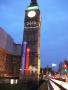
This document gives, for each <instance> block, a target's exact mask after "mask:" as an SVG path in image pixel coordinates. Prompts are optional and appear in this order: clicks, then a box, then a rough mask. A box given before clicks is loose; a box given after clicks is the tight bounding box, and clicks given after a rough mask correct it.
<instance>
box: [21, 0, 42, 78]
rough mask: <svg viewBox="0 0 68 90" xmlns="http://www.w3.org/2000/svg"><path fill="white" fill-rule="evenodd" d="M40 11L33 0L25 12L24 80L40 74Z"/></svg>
mask: <svg viewBox="0 0 68 90" xmlns="http://www.w3.org/2000/svg"><path fill="white" fill-rule="evenodd" d="M40 24H41V21H40V10H39V7H38V4H37V1H36V0H31V3H30V5H29V6H28V7H27V9H26V11H25V19H24V34H23V43H22V46H23V47H22V48H23V53H22V66H21V68H22V75H23V78H24V77H26V78H28V77H29V76H30V77H31V76H33V75H34V78H35V76H36V78H38V77H39V74H40Z"/></svg>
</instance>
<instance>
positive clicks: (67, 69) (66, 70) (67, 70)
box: [63, 64, 68, 74]
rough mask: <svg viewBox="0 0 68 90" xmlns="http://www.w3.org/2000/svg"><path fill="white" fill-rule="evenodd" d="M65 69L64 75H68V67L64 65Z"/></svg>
mask: <svg viewBox="0 0 68 90" xmlns="http://www.w3.org/2000/svg"><path fill="white" fill-rule="evenodd" d="M63 68H64V73H65V74H67V73H68V65H67V64H64V66H63Z"/></svg>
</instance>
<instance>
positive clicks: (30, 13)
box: [28, 11, 36, 18]
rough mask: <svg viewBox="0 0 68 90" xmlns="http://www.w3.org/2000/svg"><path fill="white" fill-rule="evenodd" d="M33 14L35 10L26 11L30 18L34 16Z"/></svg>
mask: <svg viewBox="0 0 68 90" xmlns="http://www.w3.org/2000/svg"><path fill="white" fill-rule="evenodd" d="M35 15H36V12H35V11H29V12H28V17H30V18H33V17H35Z"/></svg>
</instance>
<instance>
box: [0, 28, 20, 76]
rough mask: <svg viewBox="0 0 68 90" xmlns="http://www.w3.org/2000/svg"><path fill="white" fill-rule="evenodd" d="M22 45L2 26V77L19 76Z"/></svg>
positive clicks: (0, 37)
mask: <svg viewBox="0 0 68 90" xmlns="http://www.w3.org/2000/svg"><path fill="white" fill-rule="evenodd" d="M20 61H21V45H20V44H16V43H15V42H14V40H13V39H12V38H11V36H10V35H9V34H7V33H6V32H5V31H4V29H3V28H1V27H0V77H9V76H18V75H19V68H20Z"/></svg>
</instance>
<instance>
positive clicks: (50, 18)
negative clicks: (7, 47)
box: [0, 0, 68, 67]
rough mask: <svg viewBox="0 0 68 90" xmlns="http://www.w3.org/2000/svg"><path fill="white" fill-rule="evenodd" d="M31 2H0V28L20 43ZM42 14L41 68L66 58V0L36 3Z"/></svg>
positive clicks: (67, 41)
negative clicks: (26, 12) (26, 11)
mask: <svg viewBox="0 0 68 90" xmlns="http://www.w3.org/2000/svg"><path fill="white" fill-rule="evenodd" d="M29 3H30V0H0V27H2V28H4V29H5V31H6V32H7V33H9V34H10V35H11V36H12V38H13V39H14V41H15V42H16V43H22V37H23V36H22V35H23V30H24V14H25V9H26V8H27V6H28V5H29ZM38 4H39V8H40V11H41V40H40V43H41V47H40V48H41V50H40V51H41V67H45V66H46V65H50V66H51V64H52V63H57V64H58V63H59V62H60V61H63V60H64V59H68V0H38Z"/></svg>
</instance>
